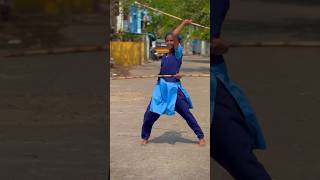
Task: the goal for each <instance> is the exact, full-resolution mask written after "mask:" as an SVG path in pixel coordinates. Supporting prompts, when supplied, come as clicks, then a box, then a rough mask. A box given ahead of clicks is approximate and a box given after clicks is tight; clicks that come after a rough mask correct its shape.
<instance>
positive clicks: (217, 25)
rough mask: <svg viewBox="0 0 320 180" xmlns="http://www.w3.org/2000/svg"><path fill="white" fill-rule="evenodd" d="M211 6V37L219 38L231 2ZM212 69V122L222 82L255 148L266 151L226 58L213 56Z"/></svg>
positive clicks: (214, 2)
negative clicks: (230, 73)
mask: <svg viewBox="0 0 320 180" xmlns="http://www.w3.org/2000/svg"><path fill="white" fill-rule="evenodd" d="M211 4H212V6H211V7H213V9H211V11H213V12H211V25H212V27H211V36H212V37H213V38H219V37H220V33H221V27H222V23H223V20H224V18H225V15H226V13H227V11H228V9H229V0H211ZM211 57H212V59H211V62H210V64H211V68H210V76H211V79H210V90H211V93H210V105H211V106H210V108H211V120H212V117H213V112H214V104H215V92H216V81H217V80H220V81H221V82H222V83H223V85H224V86H225V87H226V89H227V90H228V91H229V93H230V94H231V95H232V96H233V98H234V99H235V100H236V102H237V103H238V105H239V107H240V109H241V111H242V113H243V115H244V117H245V120H246V123H247V125H248V127H249V128H250V131H251V132H250V133H251V136H252V137H253V139H254V148H257V149H265V148H266V143H265V140H264V137H263V133H262V130H261V128H260V125H259V123H258V121H257V118H256V115H255V113H254V111H253V109H252V108H251V106H250V104H249V103H248V101H247V100H246V97H245V95H244V94H243V92H242V91H241V89H240V88H239V87H238V86H237V85H236V84H235V83H234V82H232V81H231V80H230V79H229V76H228V71H227V67H226V64H225V62H224V58H223V56H222V55H219V56H215V55H212V56H211ZM211 123H213V126H214V120H213V122H211Z"/></svg>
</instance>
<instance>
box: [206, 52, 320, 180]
mask: <svg viewBox="0 0 320 180" xmlns="http://www.w3.org/2000/svg"><path fill="white" fill-rule="evenodd" d="M319 57H320V51H319V49H316V48H314V49H313V48H305V49H304V48H239V49H231V51H230V52H229V54H228V55H227V56H226V60H227V63H228V65H229V71H230V75H231V77H232V79H234V80H235V81H236V82H237V83H238V84H240V85H241V86H242V87H243V90H244V91H245V92H246V94H247V96H248V98H249V100H250V102H251V103H252V105H253V107H254V108H255V110H256V112H257V116H258V118H259V120H260V123H261V125H262V127H263V129H264V132H265V135H266V140H267V145H268V146H269V147H268V150H267V151H258V152H256V153H257V155H258V158H259V159H260V160H261V161H262V162H263V163H264V164H265V167H266V168H267V169H268V171H270V174H271V175H272V177H273V178H274V179H276V180H286V179H290V180H301V179H310V180H312V179H320V172H319V168H320V158H319V156H318V152H320V142H319V141H318V139H317V137H319V136H320V132H319V130H318V129H319V126H320V123H319V118H320V115H319V107H320V95H319V92H320V84H319V80H318V77H319V76H320V72H319V67H320V61H319ZM212 168H213V175H212V178H213V179H219V180H229V179H231V178H230V177H229V176H228V175H227V174H226V173H225V172H224V171H223V170H222V169H220V168H219V167H217V165H216V164H214V166H213V167H212Z"/></svg>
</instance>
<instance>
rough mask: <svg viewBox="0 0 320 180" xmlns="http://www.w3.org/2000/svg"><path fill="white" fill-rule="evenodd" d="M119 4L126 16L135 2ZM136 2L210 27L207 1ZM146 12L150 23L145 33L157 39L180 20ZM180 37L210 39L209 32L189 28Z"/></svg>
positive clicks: (150, 0)
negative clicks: (151, 34) (151, 33)
mask: <svg viewBox="0 0 320 180" xmlns="http://www.w3.org/2000/svg"><path fill="white" fill-rule="evenodd" d="M120 2H121V4H122V6H123V8H124V12H123V13H126V14H128V13H129V7H130V5H132V4H134V2H135V1H134V0H120ZM138 2H140V3H143V4H147V5H149V6H151V7H153V8H156V9H158V10H161V11H163V12H166V13H169V14H172V15H174V16H177V17H180V18H182V19H192V21H193V22H195V23H198V24H201V25H204V26H208V27H210V1H208V0H197V1H194V0H140V1H138ZM148 12H149V16H150V17H151V21H150V23H149V24H148V25H147V31H148V32H153V33H155V34H156V35H157V36H158V37H163V36H164V35H165V34H166V33H167V32H170V31H172V30H173V29H174V28H175V27H176V26H177V25H179V23H180V22H181V21H180V20H177V19H174V18H172V17H169V16H166V15H163V14H158V13H156V12H154V11H152V10H148ZM182 36H183V37H184V39H185V38H186V37H192V38H200V39H203V40H208V39H209V38H210V30H208V29H204V28H200V27H196V26H189V27H187V28H185V29H184V30H183V32H182Z"/></svg>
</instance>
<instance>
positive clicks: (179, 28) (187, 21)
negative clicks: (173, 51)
mask: <svg viewBox="0 0 320 180" xmlns="http://www.w3.org/2000/svg"><path fill="white" fill-rule="evenodd" d="M191 22H192V20H189V19H186V20H183V21H182V23H181V24H180V25H179V26H177V27H176V29H175V30H174V31H173V32H172V33H173V36H174V37H173V39H174V48H177V47H178V46H179V41H178V35H179V34H180V32H181V30H182V29H183V28H184V26H187V25H189V24H191Z"/></svg>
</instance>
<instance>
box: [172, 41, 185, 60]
mask: <svg viewBox="0 0 320 180" xmlns="http://www.w3.org/2000/svg"><path fill="white" fill-rule="evenodd" d="M182 52H183V47H182V46H181V44H180V43H179V45H178V47H177V48H175V49H174V55H175V57H176V59H178V60H181V59H182V55H183V54H182Z"/></svg>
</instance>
